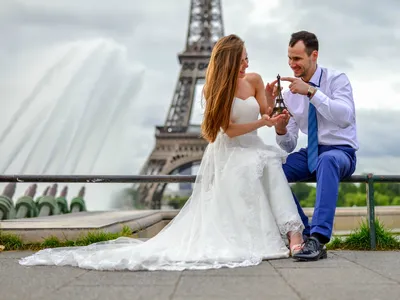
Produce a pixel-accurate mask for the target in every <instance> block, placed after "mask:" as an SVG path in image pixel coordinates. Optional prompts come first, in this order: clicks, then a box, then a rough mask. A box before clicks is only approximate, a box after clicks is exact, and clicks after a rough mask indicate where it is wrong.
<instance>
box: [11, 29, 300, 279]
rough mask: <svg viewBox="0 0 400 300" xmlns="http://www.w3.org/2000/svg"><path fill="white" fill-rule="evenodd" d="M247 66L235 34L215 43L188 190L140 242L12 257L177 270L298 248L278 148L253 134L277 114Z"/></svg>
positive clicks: (25, 261) (245, 261)
mask: <svg viewBox="0 0 400 300" xmlns="http://www.w3.org/2000/svg"><path fill="white" fill-rule="evenodd" d="M247 67H248V58H247V53H246V49H245V47H244V42H243V41H242V40H241V39H240V38H239V37H237V36H236V35H229V36H226V37H223V38H221V39H220V40H219V41H218V42H217V43H216V45H215V46H214V49H213V51H212V54H211V58H210V63H209V66H208V69H207V74H206V82H205V85H204V97H205V99H206V101H205V103H206V104H205V114H204V121H203V123H202V134H203V137H204V138H205V139H207V140H208V141H209V145H208V147H207V148H206V151H205V153H204V156H203V159H202V161H201V165H200V168H199V172H198V176H197V179H196V182H195V184H194V187H193V193H192V195H191V197H190V198H189V200H188V201H187V203H186V204H185V206H184V207H183V208H182V209H181V211H180V212H179V214H178V215H177V216H176V217H175V218H174V219H173V220H172V221H171V222H170V223H169V224H168V225H167V226H166V227H164V229H163V230H162V231H161V232H160V233H159V234H157V235H156V236H155V237H153V238H151V239H149V240H147V241H145V242H143V241H140V240H137V239H133V238H127V237H121V238H118V239H116V240H113V241H107V242H100V243H95V244H92V245H89V246H83V247H65V248H54V249H45V250H41V251H39V252H37V253H35V254H33V255H31V256H28V257H25V258H22V259H21V260H20V261H19V263H20V264H21V265H25V266H31V265H58V266H64V265H71V266H76V267H80V268H85V269H97V270H132V271H136V270H178V271H181V270H184V269H211V268H221V267H229V268H234V267H245V266H252V265H257V264H259V263H260V262H261V261H262V260H263V259H277V258H287V257H289V256H290V254H293V253H294V252H296V251H299V250H300V249H301V244H302V242H303V239H302V231H303V229H304V226H303V223H302V221H301V219H300V217H299V215H298V212H297V208H296V205H295V202H294V200H293V196H292V193H291V190H290V187H289V184H288V182H287V180H286V177H285V175H284V173H283V169H282V163H283V162H284V161H285V159H286V153H283V152H281V150H280V149H279V148H277V147H274V146H270V145H265V144H264V143H263V142H262V140H261V139H260V138H259V137H258V136H257V129H258V128H260V127H263V126H268V127H271V126H273V125H274V124H275V123H276V122H277V121H278V120H279V118H280V117H279V116H278V117H274V118H270V117H268V112H270V111H271V107H272V106H273V104H274V98H272V96H271V95H269V97H268V99H267V97H266V93H265V90H264V84H263V81H262V79H261V77H260V76H259V75H258V74H255V73H249V74H246V68H247ZM260 114H261V118H259V115H260ZM286 237H287V238H288V240H289V248H288V247H287V246H286V244H285V239H286Z"/></svg>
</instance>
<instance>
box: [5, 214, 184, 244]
mask: <svg viewBox="0 0 400 300" xmlns="http://www.w3.org/2000/svg"><path fill="white" fill-rule="evenodd" d="M177 212H178V211H156V210H147V211H145V210H143V211H134V210H132V211H98V212H96V211H94V212H78V213H73V214H66V215H58V216H47V217H38V218H31V219H13V220H5V221H1V222H0V230H1V231H3V232H6V233H12V234H16V235H19V236H20V237H21V239H22V240H23V242H25V243H36V242H42V241H43V239H45V238H47V237H50V236H56V237H57V238H59V239H61V240H64V239H70V240H74V239H77V238H78V237H79V236H80V235H82V234H87V233H88V232H90V231H93V230H104V231H106V232H112V233H117V232H120V231H121V229H122V227H123V226H125V225H126V226H129V228H131V230H132V231H133V232H135V233H136V234H137V236H138V237H139V238H149V237H152V236H154V235H156V234H157V233H158V232H159V231H160V230H161V229H162V228H164V227H165V225H166V224H168V222H169V221H170V220H172V218H173V217H174V216H175V215H176V214H177Z"/></svg>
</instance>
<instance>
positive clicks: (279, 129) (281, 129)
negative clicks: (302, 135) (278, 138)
mask: <svg viewBox="0 0 400 300" xmlns="http://www.w3.org/2000/svg"><path fill="white" fill-rule="evenodd" d="M279 116H280V118H279V119H278V120H277V122H276V124H275V131H276V133H277V134H278V135H285V134H286V132H287V130H286V126H287V124H288V123H289V120H290V114H289V112H288V111H287V110H286V109H285V110H284V111H283V112H282V113H281V114H280V115H279Z"/></svg>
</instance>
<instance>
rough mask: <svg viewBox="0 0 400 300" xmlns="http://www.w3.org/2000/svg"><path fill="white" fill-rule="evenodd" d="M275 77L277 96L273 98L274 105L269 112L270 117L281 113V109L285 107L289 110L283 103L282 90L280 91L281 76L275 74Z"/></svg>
mask: <svg viewBox="0 0 400 300" xmlns="http://www.w3.org/2000/svg"><path fill="white" fill-rule="evenodd" d="M276 78H277V79H278V89H277V91H278V97H276V99H275V106H274V108H273V110H272V113H271V117H275V116H278V115H280V114H281V113H283V111H284V110H285V109H286V110H287V111H289V110H288V109H287V107H286V105H285V103H284V102H283V96H282V92H281V76H279V74H278V76H276ZM289 114H290V113H289Z"/></svg>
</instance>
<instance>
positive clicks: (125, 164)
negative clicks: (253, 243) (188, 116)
mask: <svg viewBox="0 0 400 300" xmlns="http://www.w3.org/2000/svg"><path fill="white" fill-rule="evenodd" d="M189 7H190V1H188V0H170V1H163V0H146V1H139V0H119V1H118V2H115V1H109V0H108V1H107V0H85V1H70V0H68V1H67V0H58V1H46V0H19V1H16V0H2V1H1V2H0V36H1V37H2V46H1V47H0V66H2V67H1V68H0V91H1V97H0V105H1V111H2V112H3V114H2V118H0V153H1V158H0V171H1V172H2V173H5V174H122V175H128V174H138V173H139V172H140V169H141V167H142V165H143V164H144V162H145V160H146V158H147V157H148V156H149V154H150V153H151V150H152V149H153V146H154V143H155V138H154V127H155V126H156V125H162V124H163V123H164V121H165V117H166V114H167V110H168V107H169V105H170V103H171V100H172V96H173V92H174V89H175V84H176V81H177V78H178V75H179V70H180V65H179V62H178V59H177V54H178V53H179V52H181V51H183V50H184V47H185V43H186V40H185V39H186V33H187V27H188V17H189ZM222 7H223V8H222V10H223V21H224V28H225V34H230V33H235V34H237V35H239V36H240V37H242V38H243V40H244V41H245V43H246V48H247V51H248V55H249V59H250V67H249V69H248V71H249V72H257V73H259V74H260V75H261V76H262V78H263V80H264V82H265V83H267V82H268V81H271V80H273V79H274V78H275V77H276V75H277V74H278V73H279V74H280V75H281V76H291V75H292V72H291V70H290V69H289V67H288V65H287V44H288V41H289V38H290V34H291V33H292V32H295V31H298V30H308V31H312V32H314V33H315V34H316V35H317V36H318V38H319V41H320V51H319V64H320V65H323V66H325V67H330V68H334V69H337V70H340V71H343V72H345V73H346V74H347V75H348V77H349V78H350V81H351V84H352V87H353V92H354V100H355V105H356V116H357V126H358V139H359V144H360V150H359V151H358V165H357V169H356V172H355V174H361V173H366V172H372V173H375V174H400V154H399V151H398V148H397V143H398V140H399V139H400V133H399V131H400V130H399V129H400V125H398V122H397V119H398V115H399V113H400V101H399V99H398V98H399V94H400V74H399V73H398V67H399V66H400V56H398V54H397V53H398V49H399V47H400V30H399V27H400V19H399V18H398V17H397V16H398V13H399V11H400V2H398V1H397V0H392V1H390V0H381V1H380V2H379V4H378V2H372V1H370V2H368V4H367V5H366V2H365V1H361V0H353V1H346V0H337V1H317V0H281V1H278V0H269V1H257V0H225V1H222ZM199 101H200V99H199V97H197V98H196V103H195V107H196V108H195V111H194V112H193V116H192V119H193V120H194V121H196V120H200V118H201V117H200V116H201V109H200V105H199ZM259 134H260V136H261V137H262V138H263V140H264V141H265V142H266V143H271V144H275V135H274V132H273V130H272V129H269V128H262V129H261V130H259ZM305 145H306V139H305V137H304V136H301V137H300V140H299V143H298V147H302V146H305ZM32 149H33V150H32ZM3 186H4V185H1V186H0V187H3ZM27 186H28V185H27V184H20V185H18V189H17V193H16V195H17V196H19V195H21V194H22V193H23V192H24V190H25V189H26V187H27ZM70 186H71V193H72V194H70V195H69V198H71V197H72V196H73V195H75V194H76V193H77V191H78V190H79V188H80V187H81V185H80V184H73V185H70ZM124 187H127V185H126V184H90V185H87V186H86V191H87V192H86V199H87V200H86V201H87V205H88V208H89V209H90V210H98V209H106V208H108V207H110V205H111V204H110V202H111V201H113V199H114V198H115V197H116V195H118V193H119V191H120V190H121V189H122V188H124ZM61 188H62V186H60V187H59V190H61ZM42 190H43V188H42V189H40V188H39V192H41V191H42Z"/></svg>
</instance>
